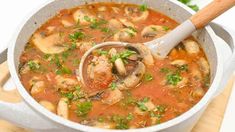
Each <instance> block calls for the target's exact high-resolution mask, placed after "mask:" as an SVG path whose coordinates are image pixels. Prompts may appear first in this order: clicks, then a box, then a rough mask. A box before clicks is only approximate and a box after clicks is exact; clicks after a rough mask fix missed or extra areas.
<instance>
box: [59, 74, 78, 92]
mask: <svg viewBox="0 0 235 132" xmlns="http://www.w3.org/2000/svg"><path fill="white" fill-rule="evenodd" d="M55 80H56V88H57V89H61V90H64V91H70V90H74V89H75V86H76V85H78V81H77V80H76V79H72V78H66V77H63V76H60V75H57V76H56V77H55Z"/></svg>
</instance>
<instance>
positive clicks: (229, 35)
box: [210, 22, 235, 96]
mask: <svg viewBox="0 0 235 132" xmlns="http://www.w3.org/2000/svg"><path fill="white" fill-rule="evenodd" d="M210 26H211V28H212V29H213V30H214V32H215V34H216V35H217V36H218V37H220V38H221V39H223V40H224V41H225V42H226V43H227V44H228V46H229V47H230V49H231V51H232V55H231V56H230V57H229V58H228V59H227V60H226V61H225V64H224V72H223V76H222V77H223V79H222V81H221V83H220V85H219V88H218V90H217V91H216V93H215V96H217V95H219V94H220V93H221V92H222V91H223V90H224V87H225V86H226V84H227V82H228V81H229V79H230V77H231V75H232V74H233V73H234V70H235V32H234V31H233V30H231V29H229V28H227V27H225V26H222V25H220V24H217V23H213V22H212V23H210Z"/></svg>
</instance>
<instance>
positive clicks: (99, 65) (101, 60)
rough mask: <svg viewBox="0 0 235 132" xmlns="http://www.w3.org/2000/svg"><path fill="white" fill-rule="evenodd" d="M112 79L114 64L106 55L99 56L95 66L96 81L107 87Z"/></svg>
mask: <svg viewBox="0 0 235 132" xmlns="http://www.w3.org/2000/svg"><path fill="white" fill-rule="evenodd" d="M91 65H92V64H91ZM112 79H113V77H112V64H111V63H110V62H109V60H108V58H107V57H106V56H104V55H102V56H99V57H98V58H97V61H96V62H95V66H94V80H93V81H94V83H95V84H97V85H98V86H100V87H107V86H108V85H109V84H110V82H111V81H112Z"/></svg>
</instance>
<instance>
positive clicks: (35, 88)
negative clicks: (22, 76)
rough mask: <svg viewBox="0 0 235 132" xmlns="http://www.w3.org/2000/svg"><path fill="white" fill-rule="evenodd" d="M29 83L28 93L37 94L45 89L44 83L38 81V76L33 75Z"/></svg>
mask: <svg viewBox="0 0 235 132" xmlns="http://www.w3.org/2000/svg"><path fill="white" fill-rule="evenodd" d="M29 84H30V86H31V90H30V93H31V94H32V95H35V94H38V93H40V92H42V91H44V89H45V83H44V82H43V81H40V80H39V78H37V77H33V78H32V79H31V80H30V81H29Z"/></svg>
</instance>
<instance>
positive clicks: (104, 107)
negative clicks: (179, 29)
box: [19, 3, 210, 129]
mask: <svg viewBox="0 0 235 132" xmlns="http://www.w3.org/2000/svg"><path fill="white" fill-rule="evenodd" d="M177 25H178V23H177V22H176V21H174V20H172V19H171V18H169V17H167V16H165V15H163V14H161V13H159V12H157V11H155V10H152V9H148V8H147V7H146V5H140V6H139V5H129V4H116V3H97V4H89V5H84V6H79V7H76V8H73V9H64V10H61V11H60V12H59V13H58V14H57V15H56V16H54V17H53V18H51V19H50V20H48V21H47V22H46V23H45V24H43V25H42V26H41V27H40V28H39V29H38V30H37V31H36V32H35V33H34V34H33V35H32V37H31V39H30V40H29V42H28V44H27V45H26V47H25V50H24V52H23V53H22V55H21V57H20V70H19V71H20V72H19V74H20V79H21V82H22V84H23V85H24V87H25V88H26V89H27V91H28V92H29V93H30V94H31V95H32V97H33V98H34V99H35V100H36V101H38V102H39V103H40V104H41V105H43V106H44V107H45V108H47V109H48V110H49V111H51V112H53V113H55V114H57V115H59V116H61V117H63V118H66V119H69V120H71V121H74V122H78V123H81V124H85V125H89V126H94V127H101V128H108V129H131V128H142V127H147V126H151V125H156V124H160V123H163V122H166V121H168V120H170V119H173V118H175V117H177V116H179V115H181V114H182V113H184V112H186V111H188V110H189V109H190V108H192V107H193V106H194V105H195V104H196V103H197V102H198V101H200V99H201V98H202V97H203V95H204V94H205V93H206V92H207V90H208V87H209V84H210V82H209V80H210V76H209V75H210V74H209V71H210V69H209V64H208V62H207V59H206V56H205V54H204V52H203V50H202V49H201V47H200V45H199V44H198V42H197V41H196V40H195V39H194V38H193V37H189V38H188V39H186V40H184V41H183V42H182V43H180V44H179V45H178V46H177V47H175V48H174V49H173V50H172V51H171V53H170V54H169V55H168V57H167V58H165V59H157V58H154V59H153V60H151V58H152V56H151V55H150V57H149V56H148V57H146V58H145V57H143V56H142V58H141V59H138V58H136V56H138V53H137V51H133V50H130V49H125V48H114V50H116V52H117V53H115V54H116V55H110V54H111V53H110V52H111V51H110V50H111V48H107V49H99V50H97V51H96V52H94V53H93V57H91V58H90V61H89V63H88V64H87V66H90V68H91V71H87V76H88V80H87V82H88V83H89V87H85V86H82V84H81V82H80V81H79V77H77V71H78V66H79V62H80V59H81V57H82V55H83V54H84V53H85V52H86V51H87V50H88V49H90V48H91V47H92V46H94V45H96V44H99V43H101V42H105V41H125V42H130V43H133V45H138V46H139V47H140V49H141V50H143V49H145V48H144V47H142V46H143V45H142V44H141V43H144V42H147V41H150V40H153V39H154V38H158V37H161V36H162V35H164V34H166V33H167V32H169V31H170V30H172V29H174V28H175V27H176V26H177ZM143 52H144V53H146V54H147V53H148V52H149V51H148V49H146V50H145V51H143ZM146 54H145V55H146ZM94 58H96V59H95V60H94ZM118 59H120V60H121V63H123V64H124V67H125V69H126V70H127V73H126V74H125V75H121V73H120V72H119V71H117V69H118V68H117V67H115V66H116V65H115V63H116V61H117V60H118ZM132 59H134V60H138V61H137V62H138V63H137V62H133V60H132ZM141 64H144V69H145V70H144V73H143V75H136V76H135V77H137V78H138V77H141V79H140V80H139V81H138V84H137V85H135V86H133V87H128V85H127V84H125V83H124V81H125V79H126V77H127V76H128V75H130V74H131V73H132V72H133V71H135V70H136V67H138V66H141ZM92 68H93V69H92ZM99 68H100V71H96V70H97V69H99ZM94 69H95V70H94ZM109 73H110V74H109ZM89 77H90V78H89ZM118 83H120V85H122V86H123V85H125V88H123V89H122V88H120V87H119V84H118Z"/></svg>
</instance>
